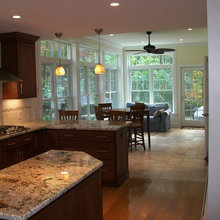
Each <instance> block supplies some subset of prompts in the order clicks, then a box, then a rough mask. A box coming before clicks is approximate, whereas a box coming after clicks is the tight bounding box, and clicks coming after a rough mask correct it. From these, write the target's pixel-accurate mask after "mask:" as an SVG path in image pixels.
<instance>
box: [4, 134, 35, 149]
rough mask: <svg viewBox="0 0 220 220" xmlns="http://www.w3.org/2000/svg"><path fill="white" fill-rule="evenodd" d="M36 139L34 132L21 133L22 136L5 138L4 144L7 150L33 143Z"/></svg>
mask: <svg viewBox="0 0 220 220" xmlns="http://www.w3.org/2000/svg"><path fill="white" fill-rule="evenodd" d="M34 141H35V136H34V134H33V133H30V134H24V135H20V136H16V137H13V138H9V139H7V140H4V141H3V144H2V145H3V146H4V150H5V149H6V150H7V149H10V148H14V147H18V146H21V145H25V144H29V143H33V142H34Z"/></svg>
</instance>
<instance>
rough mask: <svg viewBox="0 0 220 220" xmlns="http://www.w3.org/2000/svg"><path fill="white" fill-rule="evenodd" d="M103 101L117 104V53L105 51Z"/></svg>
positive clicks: (114, 105)
mask: <svg viewBox="0 0 220 220" xmlns="http://www.w3.org/2000/svg"><path fill="white" fill-rule="evenodd" d="M104 58H105V91H106V92H105V102H111V103H112V106H113V107H117V104H118V80H117V79H118V55H116V54H113V53H109V52H105V54H104Z"/></svg>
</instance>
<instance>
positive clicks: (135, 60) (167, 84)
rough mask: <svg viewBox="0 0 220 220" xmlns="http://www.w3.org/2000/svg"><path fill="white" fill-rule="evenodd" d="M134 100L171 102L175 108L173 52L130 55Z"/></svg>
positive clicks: (130, 74) (132, 96)
mask: <svg viewBox="0 0 220 220" xmlns="http://www.w3.org/2000/svg"><path fill="white" fill-rule="evenodd" d="M128 60H129V79H130V99H131V101H132V102H144V103H164V102H166V103H169V106H170V108H171V109H173V88H174V87H173V81H174V80H173V75H174V72H173V69H174V68H173V54H172V53H167V54H163V55H150V54H147V55H136V56H129V59H128Z"/></svg>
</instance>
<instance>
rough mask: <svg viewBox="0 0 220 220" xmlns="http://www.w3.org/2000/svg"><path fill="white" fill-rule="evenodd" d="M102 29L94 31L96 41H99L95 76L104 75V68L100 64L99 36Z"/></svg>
mask: <svg viewBox="0 0 220 220" xmlns="http://www.w3.org/2000/svg"><path fill="white" fill-rule="evenodd" d="M102 31H103V29H102V28H100V29H95V32H96V33H97V34H98V41H99V51H98V64H97V65H96V67H95V70H94V72H95V74H104V73H105V68H104V66H103V65H102V64H101V63H100V34H101V33H102Z"/></svg>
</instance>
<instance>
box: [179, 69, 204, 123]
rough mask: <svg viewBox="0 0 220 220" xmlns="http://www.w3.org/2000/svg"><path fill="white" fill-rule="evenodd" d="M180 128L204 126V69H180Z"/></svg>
mask: <svg viewBox="0 0 220 220" xmlns="http://www.w3.org/2000/svg"><path fill="white" fill-rule="evenodd" d="M181 72H182V126H204V116H203V111H204V97H203V96H204V68H203V67H187V68H182V71H181Z"/></svg>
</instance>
